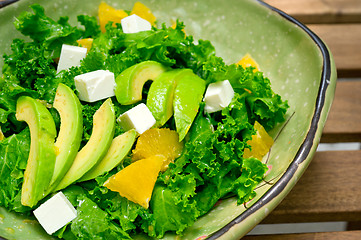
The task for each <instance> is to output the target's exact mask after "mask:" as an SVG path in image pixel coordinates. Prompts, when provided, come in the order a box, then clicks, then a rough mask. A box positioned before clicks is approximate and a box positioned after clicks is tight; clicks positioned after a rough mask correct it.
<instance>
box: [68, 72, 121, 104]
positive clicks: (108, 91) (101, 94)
mask: <svg viewBox="0 0 361 240" xmlns="http://www.w3.org/2000/svg"><path fill="white" fill-rule="evenodd" d="M74 80H75V87H76V89H77V90H78V92H79V99H80V100H82V101H86V102H95V101H98V100H101V99H105V98H108V97H113V96H115V93H114V87H115V79H114V73H112V72H109V71H108V70H97V71H93V72H88V73H84V74H81V75H78V76H75V78H74Z"/></svg>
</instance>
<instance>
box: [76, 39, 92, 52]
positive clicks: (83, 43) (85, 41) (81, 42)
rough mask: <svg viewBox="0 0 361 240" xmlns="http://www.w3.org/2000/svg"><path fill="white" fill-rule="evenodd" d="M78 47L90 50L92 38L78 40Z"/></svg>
mask: <svg viewBox="0 0 361 240" xmlns="http://www.w3.org/2000/svg"><path fill="white" fill-rule="evenodd" d="M76 42H77V43H78V44H79V46H80V47H85V48H87V49H88V52H89V50H90V49H91V47H92V45H93V39H92V38H84V39H79V40H77V41H76Z"/></svg>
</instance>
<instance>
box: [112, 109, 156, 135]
mask: <svg viewBox="0 0 361 240" xmlns="http://www.w3.org/2000/svg"><path fill="white" fill-rule="evenodd" d="M118 122H119V124H120V125H121V126H122V128H123V129H124V130H126V131H128V130H130V129H133V128H134V129H135V130H136V131H137V132H138V133H139V134H142V133H143V132H145V131H147V130H148V129H150V128H151V127H153V125H154V124H155V123H156V120H155V118H154V117H153V114H152V113H151V112H150V110H149V109H148V107H147V106H146V105H145V104H144V103H141V104H138V105H137V106H135V107H133V108H132V109H130V110H128V111H126V112H125V113H123V114H122V115H120V116H119V118H118Z"/></svg>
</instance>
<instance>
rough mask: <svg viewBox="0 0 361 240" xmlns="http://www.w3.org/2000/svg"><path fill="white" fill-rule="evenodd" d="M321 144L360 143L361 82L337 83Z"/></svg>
mask: <svg viewBox="0 0 361 240" xmlns="http://www.w3.org/2000/svg"><path fill="white" fill-rule="evenodd" d="M321 142H361V81H338V82H337V85H336V92H335V99H334V101H333V104H332V107H331V110H330V113H329V116H328V119H327V122H326V125H325V128H324V130H323V135H322V138H321ZM360 164H361V162H360Z"/></svg>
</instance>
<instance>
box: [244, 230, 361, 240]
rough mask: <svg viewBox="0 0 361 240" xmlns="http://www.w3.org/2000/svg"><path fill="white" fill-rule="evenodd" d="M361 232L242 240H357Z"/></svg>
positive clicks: (255, 237)
mask: <svg viewBox="0 0 361 240" xmlns="http://www.w3.org/2000/svg"><path fill="white" fill-rule="evenodd" d="M357 239H361V231H348V232H319V233H301V234H274V235H257V236H245V237H243V238H242V240H357Z"/></svg>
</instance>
